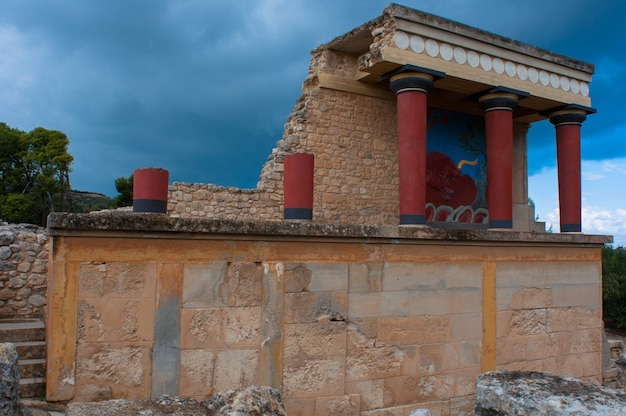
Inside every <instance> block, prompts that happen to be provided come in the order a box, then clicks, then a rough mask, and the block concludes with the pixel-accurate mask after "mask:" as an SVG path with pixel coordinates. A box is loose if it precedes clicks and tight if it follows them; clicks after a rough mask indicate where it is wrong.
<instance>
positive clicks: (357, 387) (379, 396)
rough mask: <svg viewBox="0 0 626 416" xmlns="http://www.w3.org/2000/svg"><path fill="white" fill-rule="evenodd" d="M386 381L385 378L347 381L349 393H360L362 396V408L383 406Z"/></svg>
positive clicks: (347, 391) (369, 408) (368, 408)
mask: <svg viewBox="0 0 626 416" xmlns="http://www.w3.org/2000/svg"><path fill="white" fill-rule="evenodd" d="M384 391H385V383H384V380H383V379H376V380H362V381H351V382H347V383H346V393H347V394H358V395H359V396H360V397H361V410H371V409H378V408H381V407H383V405H384V402H383V396H384Z"/></svg>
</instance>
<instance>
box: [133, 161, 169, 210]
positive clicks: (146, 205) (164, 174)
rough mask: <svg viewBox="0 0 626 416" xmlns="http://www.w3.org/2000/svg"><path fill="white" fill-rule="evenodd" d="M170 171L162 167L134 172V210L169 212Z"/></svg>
mask: <svg viewBox="0 0 626 416" xmlns="http://www.w3.org/2000/svg"><path fill="white" fill-rule="evenodd" d="M168 182H169V172H168V171H166V170H165V169H161V168H142V169H135V171H134V172H133V212H158V213H162V214H165V213H166V212H167V186H168Z"/></svg>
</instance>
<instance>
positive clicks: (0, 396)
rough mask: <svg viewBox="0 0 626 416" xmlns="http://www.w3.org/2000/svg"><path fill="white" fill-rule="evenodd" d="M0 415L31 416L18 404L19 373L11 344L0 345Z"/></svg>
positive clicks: (15, 352) (13, 346) (15, 351)
mask: <svg viewBox="0 0 626 416" xmlns="http://www.w3.org/2000/svg"><path fill="white" fill-rule="evenodd" d="M0 414H1V415H3V416H31V412H30V411H29V410H28V409H27V408H26V407H24V406H23V405H21V404H20V373H19V370H18V365H17V350H16V349H15V345H13V344H12V343H9V342H6V343H0Z"/></svg>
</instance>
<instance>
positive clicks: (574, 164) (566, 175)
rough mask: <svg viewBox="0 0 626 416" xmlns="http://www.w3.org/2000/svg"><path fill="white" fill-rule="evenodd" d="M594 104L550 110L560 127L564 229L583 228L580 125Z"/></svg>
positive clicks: (558, 144)
mask: <svg viewBox="0 0 626 416" xmlns="http://www.w3.org/2000/svg"><path fill="white" fill-rule="evenodd" d="M593 112H595V110H594V109H593V108H587V107H581V106H577V105H573V104H572V105H568V106H565V107H564V108H563V109H561V110H558V111H555V112H553V113H552V114H550V122H551V123H552V124H554V128H555V129H556V159H557V169H558V180H559V218H560V223H561V232H562V233H579V232H581V230H582V227H581V223H582V221H581V220H582V215H581V208H582V207H581V184H580V176H581V175H580V126H581V124H582V122H583V121H585V119H586V118H587V114H589V113H593Z"/></svg>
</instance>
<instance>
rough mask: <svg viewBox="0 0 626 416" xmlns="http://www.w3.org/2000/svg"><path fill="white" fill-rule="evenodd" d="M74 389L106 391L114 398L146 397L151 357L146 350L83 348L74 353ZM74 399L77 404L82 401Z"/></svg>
mask: <svg viewBox="0 0 626 416" xmlns="http://www.w3.org/2000/svg"><path fill="white" fill-rule="evenodd" d="M76 355H77V359H76V363H77V366H76V387H77V392H80V391H81V389H82V387H83V386H85V385H94V386H101V387H109V388H110V389H111V393H112V395H113V397H120V398H125V399H137V398H140V397H149V396H150V388H151V380H150V376H151V373H150V369H151V354H150V348H149V347H148V346H142V345H130V344H129V345H123V344H119V343H115V344H97V345H95V344H85V345H80V344H79V345H78V347H77V349H76ZM85 399H87V398H82V397H80V396H78V395H77V397H76V400H78V401H83V400H85Z"/></svg>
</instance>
